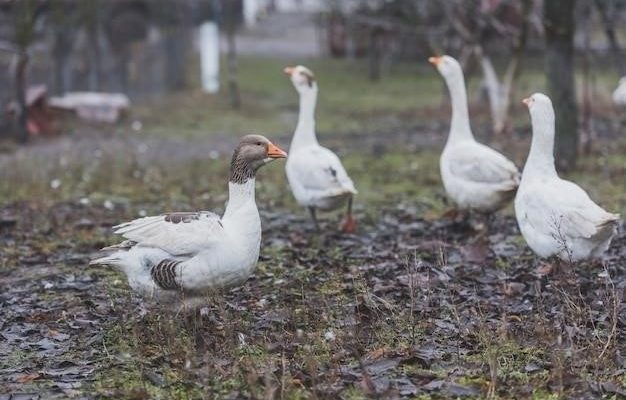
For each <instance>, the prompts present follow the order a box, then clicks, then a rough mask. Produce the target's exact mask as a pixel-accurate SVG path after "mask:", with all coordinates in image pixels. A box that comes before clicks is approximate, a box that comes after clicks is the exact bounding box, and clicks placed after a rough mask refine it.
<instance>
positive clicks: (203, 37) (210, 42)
mask: <svg viewBox="0 0 626 400" xmlns="http://www.w3.org/2000/svg"><path fill="white" fill-rule="evenodd" d="M200 68H201V74H202V90H204V91H205V92H207V93H217V92H218V91H219V90H220V37H219V29H218V28H217V24H216V23H215V22H210V21H207V22H203V23H202V25H200Z"/></svg>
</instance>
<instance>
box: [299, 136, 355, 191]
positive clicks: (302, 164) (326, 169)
mask: <svg viewBox="0 0 626 400" xmlns="http://www.w3.org/2000/svg"><path fill="white" fill-rule="evenodd" d="M293 157H294V160H293V163H290V164H291V167H292V168H291V171H290V172H291V175H292V176H293V177H294V178H295V179H294V180H295V181H297V184H298V185H300V186H302V189H303V190H305V191H307V192H309V193H314V194H316V195H317V196H316V195H314V197H318V196H319V197H324V196H335V195H339V194H342V193H346V192H351V193H357V191H356V189H355V187H354V183H353V182H352V179H350V177H349V176H348V173H347V172H346V169H345V168H344V167H343V165H342V164H341V161H340V160H339V157H337V155H336V154H335V153H333V152H332V151H330V150H328V149H327V148H324V147H321V146H318V147H310V148H307V149H303V150H301V151H298V152H297V153H295V154H293Z"/></svg>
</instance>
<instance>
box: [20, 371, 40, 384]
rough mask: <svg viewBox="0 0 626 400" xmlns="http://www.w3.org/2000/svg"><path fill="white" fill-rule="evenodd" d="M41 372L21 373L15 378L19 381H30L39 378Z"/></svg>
mask: <svg viewBox="0 0 626 400" xmlns="http://www.w3.org/2000/svg"><path fill="white" fill-rule="evenodd" d="M40 376H41V374H40V373H39V372H33V373H32V374H25V375H20V376H18V377H17V379H15V380H16V381H17V382H18V383H28V382H32V381H34V380H35V379H37V378H39V377H40Z"/></svg>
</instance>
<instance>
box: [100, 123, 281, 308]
mask: <svg viewBox="0 0 626 400" xmlns="http://www.w3.org/2000/svg"><path fill="white" fill-rule="evenodd" d="M284 157H286V153H285V152H283V151H282V150H280V149H279V148H277V147H276V146H275V145H273V144H272V143H271V142H269V141H268V140H267V139H266V138H264V137H263V136H259V135H248V136H246V137H244V138H243V139H242V141H241V143H240V144H239V146H238V148H237V150H235V154H234V155H233V161H232V164H231V176H230V181H229V183H228V188H229V199H228V204H227V206H226V210H225V212H224V215H223V216H222V217H220V216H219V215H217V214H215V213H212V212H210V211H197V212H175V213H169V214H163V215H159V216H151V217H144V218H139V219H136V220H133V221H130V222H126V223H123V224H120V225H117V226H115V227H114V228H113V229H114V232H115V233H116V234H119V235H122V236H123V237H124V238H125V239H126V240H125V241H124V242H122V243H120V244H119V245H115V246H111V247H109V248H105V249H103V250H109V251H113V253H112V254H110V255H108V256H105V257H102V258H99V259H96V260H93V261H92V262H91V264H92V265H93V264H107V265H113V266H115V267H118V268H119V269H120V270H121V271H122V272H124V273H125V274H126V276H127V278H128V283H129V285H130V287H131V288H132V289H133V290H135V291H136V292H138V293H140V294H142V295H144V296H146V297H153V298H157V299H171V298H172V297H175V296H178V295H180V294H181V293H183V294H185V295H186V296H194V295H200V294H203V293H206V292H207V291H211V290H217V289H223V288H229V287H232V286H236V285H240V284H242V283H243V282H244V281H245V280H247V279H248V277H249V276H250V275H251V274H252V272H253V271H254V268H255V266H256V263H257V260H258V257H259V249H260V243H261V220H260V217H259V212H258V209H257V206H256V201H255V196H254V192H255V172H256V170H257V169H258V168H259V167H260V166H262V165H264V164H265V163H267V162H269V161H271V160H272V159H275V158H284Z"/></svg>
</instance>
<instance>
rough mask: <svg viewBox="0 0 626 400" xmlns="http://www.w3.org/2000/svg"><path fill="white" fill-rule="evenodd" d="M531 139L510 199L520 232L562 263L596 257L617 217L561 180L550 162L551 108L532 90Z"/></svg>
mask: <svg viewBox="0 0 626 400" xmlns="http://www.w3.org/2000/svg"><path fill="white" fill-rule="evenodd" d="M525 103H526V104H527V105H528V107H529V110H530V115H531V120H532V129H533V138H532V143H531V147H530V152H529V155H528V159H527V161H526V165H525V166H524V171H523V174H522V181H521V183H520V187H519V189H518V191H517V195H516V197H515V215H516V218H517V223H518V225H519V228H520V231H521V232H522V236H523V237H524V239H525V240H526V243H528V246H529V247H530V248H531V249H532V250H533V251H534V252H535V253H536V254H537V255H538V256H540V257H544V258H547V257H551V256H557V257H559V258H560V259H562V260H564V261H580V260H586V259H595V258H600V257H601V256H602V254H603V253H604V252H605V251H606V250H607V249H608V247H609V245H610V243H611V239H612V238H613V237H614V236H615V234H616V233H617V226H618V223H619V215H617V214H612V213H609V212H606V211H605V210H603V209H602V208H601V207H600V206H598V205H597V204H596V203H594V202H593V200H591V199H590V198H589V195H588V194H587V193H586V192H585V191H584V190H583V189H582V188H581V187H580V186H578V185H576V184H575V183H573V182H570V181H567V180H564V179H561V178H560V177H559V176H558V174H557V172H556V169H555V166H554V155H553V151H554V109H553V107H552V102H551V101H550V99H549V98H548V97H547V96H545V95H543V94H541V93H536V94H534V95H533V96H531V97H530V98H529V99H526V100H525Z"/></svg>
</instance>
